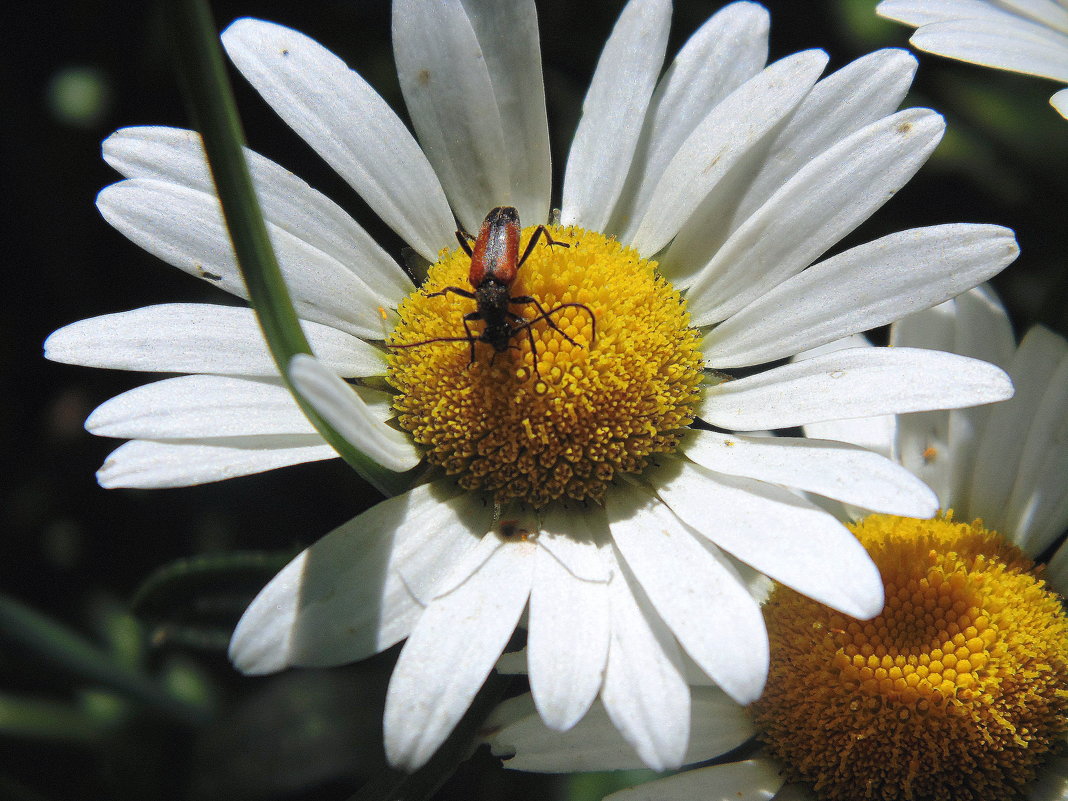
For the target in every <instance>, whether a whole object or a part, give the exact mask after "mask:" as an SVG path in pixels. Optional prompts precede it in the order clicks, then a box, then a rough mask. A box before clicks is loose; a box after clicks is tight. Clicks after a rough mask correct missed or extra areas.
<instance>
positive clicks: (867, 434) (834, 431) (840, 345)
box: [793, 334, 898, 458]
mask: <svg viewBox="0 0 1068 801" xmlns="http://www.w3.org/2000/svg"><path fill="white" fill-rule="evenodd" d="M869 347H872V344H871V342H869V341H868V340H867V338H865V337H864V335H862V334H854V335H853V336H849V337H844V338H842V339H837V340H835V341H833V342H828V343H826V344H824V345H820V346H819V347H816V348H812V349H811V350H806V351H802V352H801V353H799V354H797V355H796V356H795V357H794V359H793V360H794V361H804V360H805V359H811V358H813V357H815V356H820V355H822V354H824V353H834V352H835V351H836V350H847V349H848V348H869ZM897 419H898V418H897V416H896V415H892V414H885V415H880V416H878V417H855V418H853V419H851V420H822V421H819V422H815V423H809V424H808V425H806V426H805V427H804V430H805V436H806V437H811V438H812V439H831V440H836V441H838V442H848V443H849V444H851V445H859V446H860V447H861V448H866V449H867V450H869V451H875V452H876V453H878V454H881V455H882V456H886V457H888V458H893V453H894V437H895V435H896V432H897Z"/></svg>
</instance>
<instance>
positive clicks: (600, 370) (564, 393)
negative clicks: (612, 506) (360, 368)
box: [388, 226, 702, 507]
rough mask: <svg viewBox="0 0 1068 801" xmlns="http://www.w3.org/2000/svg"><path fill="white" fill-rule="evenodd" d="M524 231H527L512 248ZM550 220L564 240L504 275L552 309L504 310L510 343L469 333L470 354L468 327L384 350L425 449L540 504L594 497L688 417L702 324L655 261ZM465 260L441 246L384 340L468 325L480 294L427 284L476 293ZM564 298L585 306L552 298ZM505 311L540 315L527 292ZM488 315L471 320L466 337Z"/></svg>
mask: <svg viewBox="0 0 1068 801" xmlns="http://www.w3.org/2000/svg"><path fill="white" fill-rule="evenodd" d="M533 231H534V229H533V228H527V229H526V230H525V231H524V232H523V238H522V243H523V244H522V246H521V247H520V253H522V251H523V248H525V246H526V242H527V241H528V240H529V238H530V236H531V235H532V234H533ZM549 232H550V234H551V235H552V238H553V239H554V240H556V241H558V242H563V243H566V244H568V245H570V247H567V248H564V247H554V246H550V245H548V244H546V243H545V240H544V239H543V240H542V241H541V242H539V243H538V244H537V245H536V246H535V247H534V250H533V251H531V254H530V256H529V258H528V259H527V261H526V262H525V263H524V264H523V266H522V267H521V268H520V270H519V273H518V276H517V278H516V280H515V282H514V284H512V286H511V288H510V291H511V295H512V297H521V296H524V295H529V296H531V297H533V298H535V299H536V300H537V301H538V302H539V303H540V304H541V307H542V308H543V309H544V310H545V311H546V312H550V316H549V319H544V318H543V319H539V320H538V321H537V322H532V323H531V324H530V325H525V324H521V323H519V322H518V321H513V326H514V327H515V330H514V331H513V334H512V336H511V338H510V341H509V347H508V349H507V350H504V351H503V352H499V353H498V352H496V351H495V350H494V348H493V347H491V346H490V344H487V343H485V342H476V343H475V345H474V360H473V361H472V358H471V349H470V343H469V342H467V341H463V340H461V341H451V342H429V343H427V344H425V345H420V346H417V347H407V348H403V349H401V348H397V349H394V350H391V351H390V353H389V356H388V359H389V371H388V380H389V382H390V384H392V385H393V387H394V388H396V390H397V391H398V393H399V394H398V395H397V397H396V398H395V400H394V404H393V405H394V409H395V410H396V412H397V419H398V422H399V424H400V426H401V427H402V428H404V429H405V430H407V431H408V432H410V433H411V435H412V437H413V438H414V439H415V441H416V442H417V443H419V444H420V445H422V446H424V447H425V448H426V458H427V459H428V460H429V461H430V462H431V463H433V464H435V465H439V466H441V467H442V468H444V470H445V472H447V473H449V474H450V475H457V476H459V479H458V480H459V483H460V485H461V486H463V487H464V488H466V489H472V490H476V489H477V490H485V491H487V492H490V493H492V494H493V496H494V498H495V499H496V500H497V501H498V502H505V501H508V500H520V501H526V502H528V503H530V504H532V505H533V506H535V507H540V506H543V505H545V504H546V503H549V502H550V501H553V500H556V499H558V498H573V499H575V500H594V501H600V500H601V499H603V497H604V493H605V490H606V488H607V485H608V483H609V482H611V481H612V479H613V478H614V477H615V476H616V475H617V474H619V473H636V472H639V471H641V470H642V469H644V468H645V466H646V465H647V464H648V462H649V458H650V457H651V456H652V455H654V454H657V453H666V452H670V451H672V450H674V449H675V448H676V447H677V445H678V443H679V438H680V436H681V434H682V432H683V429H684V428H685V427H686V426H687V425H689V424H690V423H691V422H692V421H693V416H694V408H695V406H696V404H697V401H698V400H699V397H698V392H699V387H700V384H701V375H702V366H701V354H700V353H699V352H698V350H697V347H698V344H699V342H700V337H699V334H698V332H697V331H696V330H694V329H692V328H690V326H689V315H688V314H687V312H686V304H685V302H684V301H683V300H682V298H681V297H680V296H679V293H678V292H676V291H675V290H674V289H673V288H672V287H671V285H670V284H669V283H668V282H667V281H665V280H664V279H663V278H662V277H661V276H659V275H658V274H657V273H656V263H655V262H652V261H649V260H646V259H642V258H641V257H640V256H639V255H638V253H637V252H636V251H634V250H632V249H630V248H625V247H623V246H622V245H620V244H619V243H618V242H616V241H615V240H613V239H609V238H608V237H605V236H603V235H601V234H598V233H592V232H589V231H585V230H583V229H581V228H574V227H569V228H563V227H559V226H549ZM470 264H471V260H470V257H469V256H467V254H465V253H464V252H463V251H462V250H459V249H457V250H455V251H443V252H442V253H441V255H440V258H439V260H438V261H437V262H436V263H435V264H433V265H432V266H431V267H430V271H429V274H428V276H427V280H426V282H425V283H424V284H423V286H422V287H421V288H420V289H419V291H418V292H415V293H413V294H412V295H410V296H409V297H408V298H407V299H406V300H405V301H404V302H403V303H402V304H401V306H400V308H399V309H398V313H399V316H400V322H399V323H398V325H397V326H396V328H395V329H394V330H393V333H392V335H391V336H390V339H389V343H388V344H390V345H400V344H410V343H419V342H425V341H426V340H433V339H439V338H445V337H453V338H455V337H464V336H465V335H466V334H465V330H464V319H463V318H464V315H466V314H470V313H471V312H473V311H475V301H474V300H472V299H470V298H465V297H462V296H460V295H457V294H455V293H452V292H450V293H447V294H445V295H438V296H436V297H430V295H432V294H434V293H436V292H440V291H442V290H443V289H445V287H457V288H461V289H464V290H465V291H467V292H472V291H473V288H472V287H471V285H470V284H469V283H468V272H469V270H470ZM569 303H570V304H581V305H573V306H568V307H566V308H563V309H560V310H559V311H557V312H553V311H552V310H553V309H556V308H557V307H558V306H560V305H561V304H569ZM583 307H584V308H583ZM509 310H510V311H512V312H514V313H516V314H518V315H520V316H522V317H523V318H524V319H525V320H527V321H533V320H535V319H536V318H538V317H541V316H542V315H540V314H539V312H538V310H537V308H536V307H535V306H534V305H533V304H510V305H509ZM587 310H588V311H587ZM591 314H592V316H593V318H594V319H595V320H596V331H595V330H594V323H593V320H591ZM550 320H551V322H552V323H553V324H555V328H554V327H553V325H550ZM483 325H484V323H483V322H481V321H473V322H471V323H470V327H471V333H472V334H473V336H474V337H478V336H479V334H480V333H481V331H482V330H483ZM528 330H529V332H530V334H531V335H530V336H528V334H527V331H528ZM565 335H566V336H565ZM569 339H570V341H569Z"/></svg>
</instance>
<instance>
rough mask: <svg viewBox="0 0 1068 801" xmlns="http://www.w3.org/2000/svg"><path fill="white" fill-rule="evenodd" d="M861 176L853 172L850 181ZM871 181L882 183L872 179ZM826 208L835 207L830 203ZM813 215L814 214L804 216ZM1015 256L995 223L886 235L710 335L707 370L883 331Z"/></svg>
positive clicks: (799, 278)
mask: <svg viewBox="0 0 1068 801" xmlns="http://www.w3.org/2000/svg"><path fill="white" fill-rule="evenodd" d="M891 119H893V118H891ZM876 161H878V160H877V159H875V158H874V157H873V158H872V161H871V163H874V162H876ZM813 163H814V164H816V163H818V162H813ZM882 166H883V168H884V170H888V169H889V165H888V164H885V163H884V164H883V165H882ZM862 172H863V171H862V170H854V171H852V172H851V179H852V177H859V175H860V174H861V173H862ZM869 183H870V184H873V185H879V181H878V180H876V179H875V178H874V177H872V180H871V181H870V182H869ZM846 194H849V192H848V191H846ZM823 205H824V206H829V205H832V201H831V200H830V198H827V197H825V198H824V203H823ZM816 214H817V212H816V210H815V208H810V209H808V214H807V215H806V216H807V217H808V218H809V219H811V218H812V217H814V216H815V215H816ZM858 221H859V219H858ZM811 224H812V225H815V224H816V223H815V222H812V223H811ZM1018 253H1019V249H1018V248H1017V247H1016V239H1015V237H1014V236H1013V233H1012V231H1010V230H1009V229H1007V228H1001V227H999V226H994V225H964V224H960V225H940V226H934V227H931V228H914V229H911V230H909V231H902V232H899V233H896V234H890V235H889V236H884V237H883V238H881V239H877V240H875V241H874V242H869V243H867V244H864V245H860V246H858V247H855V248H852V249H850V250H847V251H845V252H844V253H840V254H838V255H837V256H833V257H831V258H830V259H827V260H826V261H824V262H821V263H820V264H817V265H814V266H813V267H810V268H809V269H807V270H805V271H804V272H802V273H801V274H800V275H795V276H793V277H792V278H789V279H787V280H785V281H783V282H782V283H780V284H779V285H778V286H776V287H774V288H772V289H770V290H769V291H765V292H762V294H761V295H760V296H759V297H757V298H756V299H755V300H753V301H752V302H750V303H749V305H748V306H746V307H745V308H743V309H742V310H741V311H739V312H738V313H737V314H734V316H732V317H731V318H730V319H728V320H725V321H724V322H723V323H721V324H720V325H718V326H716V328H714V329H713V330H712V331H711V332H710V333H709V334H708V335H707V336H706V337H705V341H704V344H703V345H702V352H703V353H704V354H706V365H707V366H709V367H713V368H716V369H724V368H729V367H740V366H744V365H751V364H763V363H765V362H769V361H773V360H775V359H781V358H783V357H786V356H791V355H793V354H795V353H797V352H798V351H800V350H802V349H803V348H807V347H812V346H814V345H822V344H824V343H827V342H831V341H833V340H835V339H839V338H841V337H844V336H849V335H850V334H855V333H859V332H861V331H867V330H869V329H871V328H876V327H878V326H880V325H885V324H886V323H889V322H892V321H894V320H897V319H899V318H900V317H902V316H904V315H906V314H911V313H913V312H915V311H919V310H921V309H925V308H927V307H930V306H934V305H936V304H938V303H942V302H943V301H945V300H948V299H950V298H952V297H955V296H956V295H959V294H960V293H961V292H964V291H966V290H968V289H971V288H972V287H973V286H975V285H976V284H978V283H979V282H981V281H985V280H986V279H987V278H990V277H991V276H992V275H995V274H996V273H998V272H1000V271H1001V270H1002V269H1004V268H1005V266H1007V265H1008V264H1010V263H1011V262H1012V261H1013V260H1014V259H1015V258H1016V256H1017V255H1018ZM696 289H697V286H696V285H695V287H694V290H692V291H696ZM743 295H744V296H748V295H749V293H748V292H743ZM691 297H693V296H692V294H691V295H688V296H687V298H688V299H689V298H691ZM698 301H700V298H694V300H693V301H691V302H690V309H691V313H694V314H698V315H699V312H694V310H693V306H694V305H698V307H700V306H701V305H703V304H700V303H699V302H698ZM717 316H718V314H717ZM710 320H711V318H709V319H706V320H705V322H709V321H710ZM700 323H701V321H700V320H698V324H700Z"/></svg>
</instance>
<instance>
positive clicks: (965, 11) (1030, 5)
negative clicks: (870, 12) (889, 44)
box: [875, 0, 1068, 117]
mask: <svg viewBox="0 0 1068 801" xmlns="http://www.w3.org/2000/svg"><path fill="white" fill-rule="evenodd" d="M875 11H876V13H878V14H879V15H880V16H883V17H886V18H888V19H892V20H896V21H898V22H903V23H905V24H906V25H911V26H912V27H914V28H916V29H917V30H916V33H914V34H913V35H912V38H911V39H910V40H909V41H910V42H911V43H912V44H913V45H914V46H915V47H916V48H918V49H919V50H924V51H926V52H928V53H935V54H936V55H939V56H946V57H947V58H956V59H960V60H961V61H969V62H971V63H973V64H981V65H983V66H984V67H994V68H995V69H1002V70H1009V71H1010V72H1022V73H1024V74H1025V75H1037V76H1039V77H1040V78H1051V79H1053V80H1054V81H1058V82H1060V83H1068V6H1065V4H1064V3H1063V2H1060V0H883V1H882V2H881V3H879V5H878V6H876V8H875ZM1049 102H1050V105H1052V106H1053V107H1054V108H1055V109H1057V111H1058V112H1059V113H1060V115H1061V116H1062V117H1068V89H1061V90H1060V91H1059V92H1057V93H1056V94H1054V95H1053V97H1051V98H1050V101H1049Z"/></svg>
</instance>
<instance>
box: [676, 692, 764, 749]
mask: <svg viewBox="0 0 1068 801" xmlns="http://www.w3.org/2000/svg"><path fill="white" fill-rule="evenodd" d="M690 692H691V694H692V696H693V712H692V715H691V718H692V721H691V723H690V747H689V750H688V751H687V752H686V759H685V760H684V762H685V763H686V764H689V763H691V762H697V761H703V760H706V759H711V758H712V757H716V756H719V755H720V754H725V753H727V752H728V751H730V750H732V749H734V748H737V747H738V746H739V745H741V744H742V743H744V742H745V741H746V740H748V739H749V738H750V737H752V736H753V735H754V734H755V733H756V728H755V727H754V725H753V719H752V718H751V717H750V716H749V713H748V711H746V708H745V707H743V706H741V705H740V704H737V703H735V702H734V701H733V700H732V699H731V698H730V696H728V695H727V694H726V693H725V692H723V691H722V690H721V689H719V688H718V687H692V688H691V689H690Z"/></svg>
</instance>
